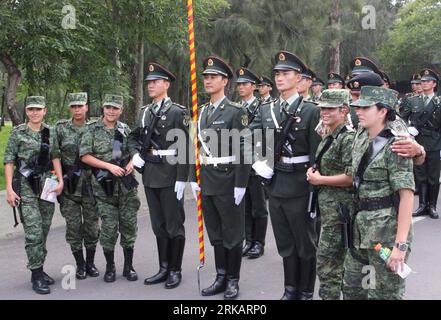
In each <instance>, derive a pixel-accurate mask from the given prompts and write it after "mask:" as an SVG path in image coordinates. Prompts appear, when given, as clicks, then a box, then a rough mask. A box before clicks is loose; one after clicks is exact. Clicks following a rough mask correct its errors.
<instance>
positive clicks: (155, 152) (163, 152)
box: [152, 149, 177, 157]
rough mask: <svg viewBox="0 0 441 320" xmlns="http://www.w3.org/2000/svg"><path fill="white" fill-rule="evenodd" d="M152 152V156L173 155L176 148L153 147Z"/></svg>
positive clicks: (175, 152)
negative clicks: (160, 148) (156, 148)
mask: <svg viewBox="0 0 441 320" xmlns="http://www.w3.org/2000/svg"><path fill="white" fill-rule="evenodd" d="M152 154H153V155H154V156H160V157H163V156H175V155H176V154H177V151H176V149H170V150H155V149H153V150H152Z"/></svg>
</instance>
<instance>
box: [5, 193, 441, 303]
mask: <svg viewBox="0 0 441 320" xmlns="http://www.w3.org/2000/svg"><path fill="white" fill-rule="evenodd" d="M186 197H187V199H188V200H187V201H186V203H185V209H186V213H187V218H186V232H187V244H186V251H185V255H184V262H183V281H182V284H181V285H180V286H179V287H178V288H176V289H174V290H166V289H164V288H163V286H162V285H161V284H159V285H155V286H148V287H147V286H145V285H144V284H143V279H144V278H145V277H147V276H150V275H152V274H154V273H156V271H157V269H158V263H157V253H156V243H155V238H154V235H153V233H152V231H151V227H150V219H149V216H148V210H147V206H146V202H145V197H144V196H143V195H141V199H142V207H141V210H140V215H139V235H138V239H137V242H136V246H135V259H134V266H135V269H136V270H137V272H138V275H139V277H140V280H138V281H136V282H128V281H127V280H126V279H125V278H123V277H122V276H121V273H122V265H123V254H122V250H121V248H120V247H117V249H116V253H115V256H116V259H115V260H116V268H117V273H118V277H117V280H116V282H115V283H112V284H107V283H104V281H103V280H102V276H100V277H98V278H87V279H86V280H82V281H76V283H75V284H76V289H72V290H64V289H63V288H62V285H61V283H62V279H63V277H64V274H63V273H62V272H61V270H62V268H63V267H64V266H66V265H69V264H73V263H74V260H73V257H72V256H71V254H70V249H69V247H68V245H67V244H66V241H65V240H64V232H65V228H64V225H63V219H62V218H61V217H60V214H59V212H58V210H57V213H56V217H55V218H54V227H53V228H52V229H51V232H50V234H49V238H48V250H49V254H48V257H47V262H46V266H45V270H46V271H47V272H48V273H49V274H50V275H51V276H53V277H54V278H55V280H56V284H55V285H54V286H52V294H50V295H47V296H39V295H37V294H34V293H33V291H32V290H31V285H30V281H29V280H30V273H29V271H28V270H27V269H26V267H25V266H26V255H25V251H24V244H23V238H22V236H21V229H22V228H21V226H20V227H19V228H17V229H18V230H15V231H14V232H11V230H12V228H11V224H12V217H11V213H10V210H9V209H8V208H7V207H6V206H5V205H4V204H5V202H4V193H3V194H2V193H0V213H1V214H0V248H1V250H0V266H1V272H0V299H35V300H37V299H69V300H76V299H85V300H100V299H134V300H146V299H149V300H163V299H170V300H182V299H185V300H198V299H207V298H203V297H201V296H200V295H199V294H198V290H197V272H196V268H197V266H198V249H197V248H198V245H197V216H196V205H195V202H194V200H193V199H192V197H191V196H190V193H189V191H188V190H187V192H186ZM268 230H269V232H268V239H267V246H266V248H265V250H266V251H265V255H264V256H263V257H262V258H260V259H258V260H248V259H244V261H243V264H242V272H241V281H240V299H244V300H274V299H279V298H280V296H281V295H282V288H283V270H282V263H281V258H280V257H279V256H278V254H277V250H276V246H275V242H274V236H273V234H272V229H271V225H269V229H268ZM440 230H441V220H431V219H428V218H423V219H421V220H420V219H419V218H418V220H417V221H416V222H415V225H414V231H415V242H414V246H413V253H412V255H411V257H410V260H409V265H410V266H411V267H412V269H413V270H414V272H415V273H413V274H412V275H411V276H409V278H408V281H407V293H406V299H437V300H440V299H441V273H440V272H439V270H440V262H441V250H440V249H441V232H440ZM205 239H206V241H207V242H206V251H205V252H206V265H205V267H204V268H203V269H202V270H201V285H202V286H203V287H205V286H208V285H209V284H211V281H212V279H213V277H214V265H213V252H212V248H211V246H210V245H209V243H208V238H207V236H206V235H205ZM96 265H97V267H98V268H99V269H100V271H101V272H102V273H103V271H104V266H105V260H104V257H103V255H102V250H101V249H100V248H99V249H98V251H97V263H96ZM315 298H318V297H317V292H316V293H315ZM211 299H219V300H220V299H222V295H218V296H215V297H211Z"/></svg>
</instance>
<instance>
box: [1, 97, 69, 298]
mask: <svg viewBox="0 0 441 320" xmlns="http://www.w3.org/2000/svg"><path fill="white" fill-rule="evenodd" d="M45 114H46V104H45V99H44V97H39V96H31V97H28V99H27V104H26V115H27V117H28V119H29V121H28V123H26V124H21V125H19V126H16V127H15V128H14V129H13V130H12V133H11V136H10V137H9V140H8V144H7V146H6V151H5V156H4V160H3V162H4V163H5V176H6V192H7V201H8V203H9V205H10V206H11V207H18V208H19V211H20V218H21V222H22V223H23V228H24V232H25V249H26V254H27V257H28V269H30V270H31V272H32V277H31V282H32V289H33V290H34V291H35V292H36V293H39V294H48V293H50V288H49V286H48V285H51V284H54V280H53V279H52V278H51V277H49V276H48V275H47V274H46V273H45V272H44V271H43V264H44V261H45V259H46V255H47V250H46V239H47V235H48V233H49V229H50V225H51V222H52V217H53V215H54V204H53V203H51V202H47V201H44V200H41V199H40V194H41V190H42V186H43V183H44V181H45V179H46V178H47V177H48V176H49V174H50V170H51V169H52V166H53V168H54V169H55V173H56V175H57V178H58V181H59V182H58V185H57V186H56V187H55V189H53V192H55V193H56V194H57V195H59V194H60V193H61V191H62V190H63V178H62V173H61V164H60V159H59V158H60V154H59V153H60V152H59V149H58V143H57V135H56V134H55V131H54V130H53V128H51V127H49V126H48V125H46V124H45V123H43V118H44V116H45ZM14 166H15V172H14Z"/></svg>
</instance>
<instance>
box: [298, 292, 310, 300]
mask: <svg viewBox="0 0 441 320" xmlns="http://www.w3.org/2000/svg"><path fill="white" fill-rule="evenodd" d="M313 295H314V293H313V292H307V291H302V292H300V294H299V300H312V296H313Z"/></svg>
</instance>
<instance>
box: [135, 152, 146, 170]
mask: <svg viewBox="0 0 441 320" xmlns="http://www.w3.org/2000/svg"><path fill="white" fill-rule="evenodd" d="M132 163H133V165H134V166H135V167H137V168H139V169H142V168H143V167H144V165H145V161H144V160H142V159H141V156H140V155H139V153H137V154H135V155H134V156H133V158H132Z"/></svg>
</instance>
